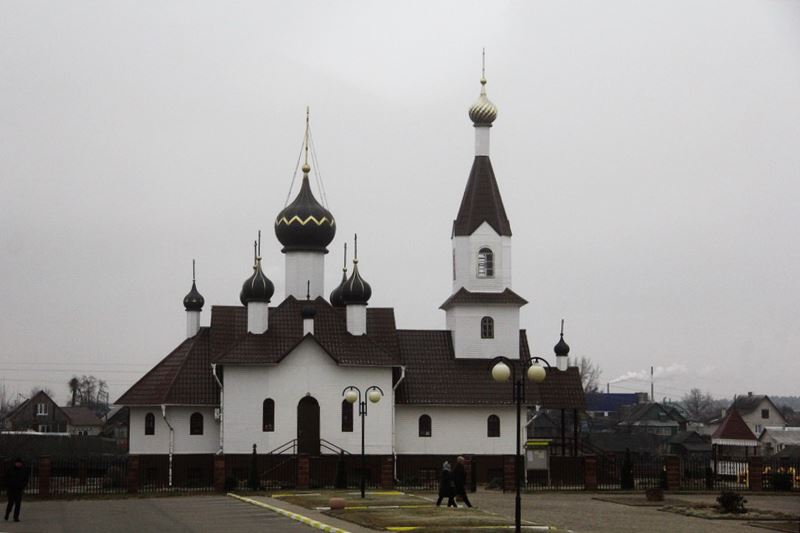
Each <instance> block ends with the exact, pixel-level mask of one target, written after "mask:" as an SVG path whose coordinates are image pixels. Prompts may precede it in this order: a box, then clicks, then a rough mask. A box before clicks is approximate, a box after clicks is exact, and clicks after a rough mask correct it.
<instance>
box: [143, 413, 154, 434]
mask: <svg viewBox="0 0 800 533" xmlns="http://www.w3.org/2000/svg"><path fill="white" fill-rule="evenodd" d="M144 434H145V435H155V434H156V415H154V414H153V413H147V414H146V415H144Z"/></svg>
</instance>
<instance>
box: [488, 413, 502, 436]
mask: <svg viewBox="0 0 800 533" xmlns="http://www.w3.org/2000/svg"><path fill="white" fill-rule="evenodd" d="M486 436H487V437H499V436H500V417H499V416H497V415H489V418H488V419H487V420H486Z"/></svg>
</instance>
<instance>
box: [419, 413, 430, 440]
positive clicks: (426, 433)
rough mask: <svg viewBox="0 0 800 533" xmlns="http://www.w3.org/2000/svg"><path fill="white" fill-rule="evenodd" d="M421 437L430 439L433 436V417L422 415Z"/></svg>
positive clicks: (420, 424)
mask: <svg viewBox="0 0 800 533" xmlns="http://www.w3.org/2000/svg"><path fill="white" fill-rule="evenodd" d="M419 436H420V437H430V436H431V417H429V416H428V415H422V416H421V417H419Z"/></svg>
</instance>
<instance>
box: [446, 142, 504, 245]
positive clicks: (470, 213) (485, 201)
mask: <svg viewBox="0 0 800 533" xmlns="http://www.w3.org/2000/svg"><path fill="white" fill-rule="evenodd" d="M483 222H486V223H487V224H489V225H490V226H491V227H492V229H494V231H496V232H497V234H498V235H501V236H507V237H510V236H511V224H510V223H509V221H508V217H507V216H506V210H505V207H504V206H503V199H502V197H501V196H500V189H499V187H498V186H497V180H496V179H495V177H494V169H493V168H492V162H491V160H490V159H489V156H486V155H478V156H475V160H474V161H473V162H472V169H471V170H470V173H469V178H468V179H467V186H466V188H465V189H464V196H463V197H462V198H461V206H460V207H459V209H458V215H457V216H456V219H455V220H454V221H453V236H469V235H472V233H473V232H474V231H475V230H476V229H477V228H478V226H480V225H481V223H483Z"/></svg>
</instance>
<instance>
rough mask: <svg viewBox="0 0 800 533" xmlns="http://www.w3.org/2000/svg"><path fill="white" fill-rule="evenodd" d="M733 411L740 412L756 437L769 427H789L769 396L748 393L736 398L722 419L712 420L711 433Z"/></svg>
mask: <svg viewBox="0 0 800 533" xmlns="http://www.w3.org/2000/svg"><path fill="white" fill-rule="evenodd" d="M731 409H735V410H736V411H738V412H739V414H740V415H741V417H742V419H743V420H744V422H745V424H747V427H749V428H750V431H752V432H753V433H754V434H755V435H756V436H758V435H760V434H761V432H762V431H763V430H764V428H765V427H767V426H773V427H777V426H785V425H787V424H786V419H785V418H784V416H783V414H782V413H781V411H780V409H778V406H777V405H775V404H774V403H773V402H772V400H770V399H769V396H767V395H765V394H753V393H752V392H748V393H747V396H737V397H735V398H734V400H733V403H732V404H731V406H730V407H728V409H727V410H726V411H724V412H723V414H722V417H720V418H717V419H714V420H711V421H710V422H709V423H708V426H709V429H710V431H712V432H713V431H714V430H716V429H717V428H718V427H719V425H720V424H721V423H722V420H723V418H724V417H725V416H726V415H727V413H729V412H730V411H731Z"/></svg>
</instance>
